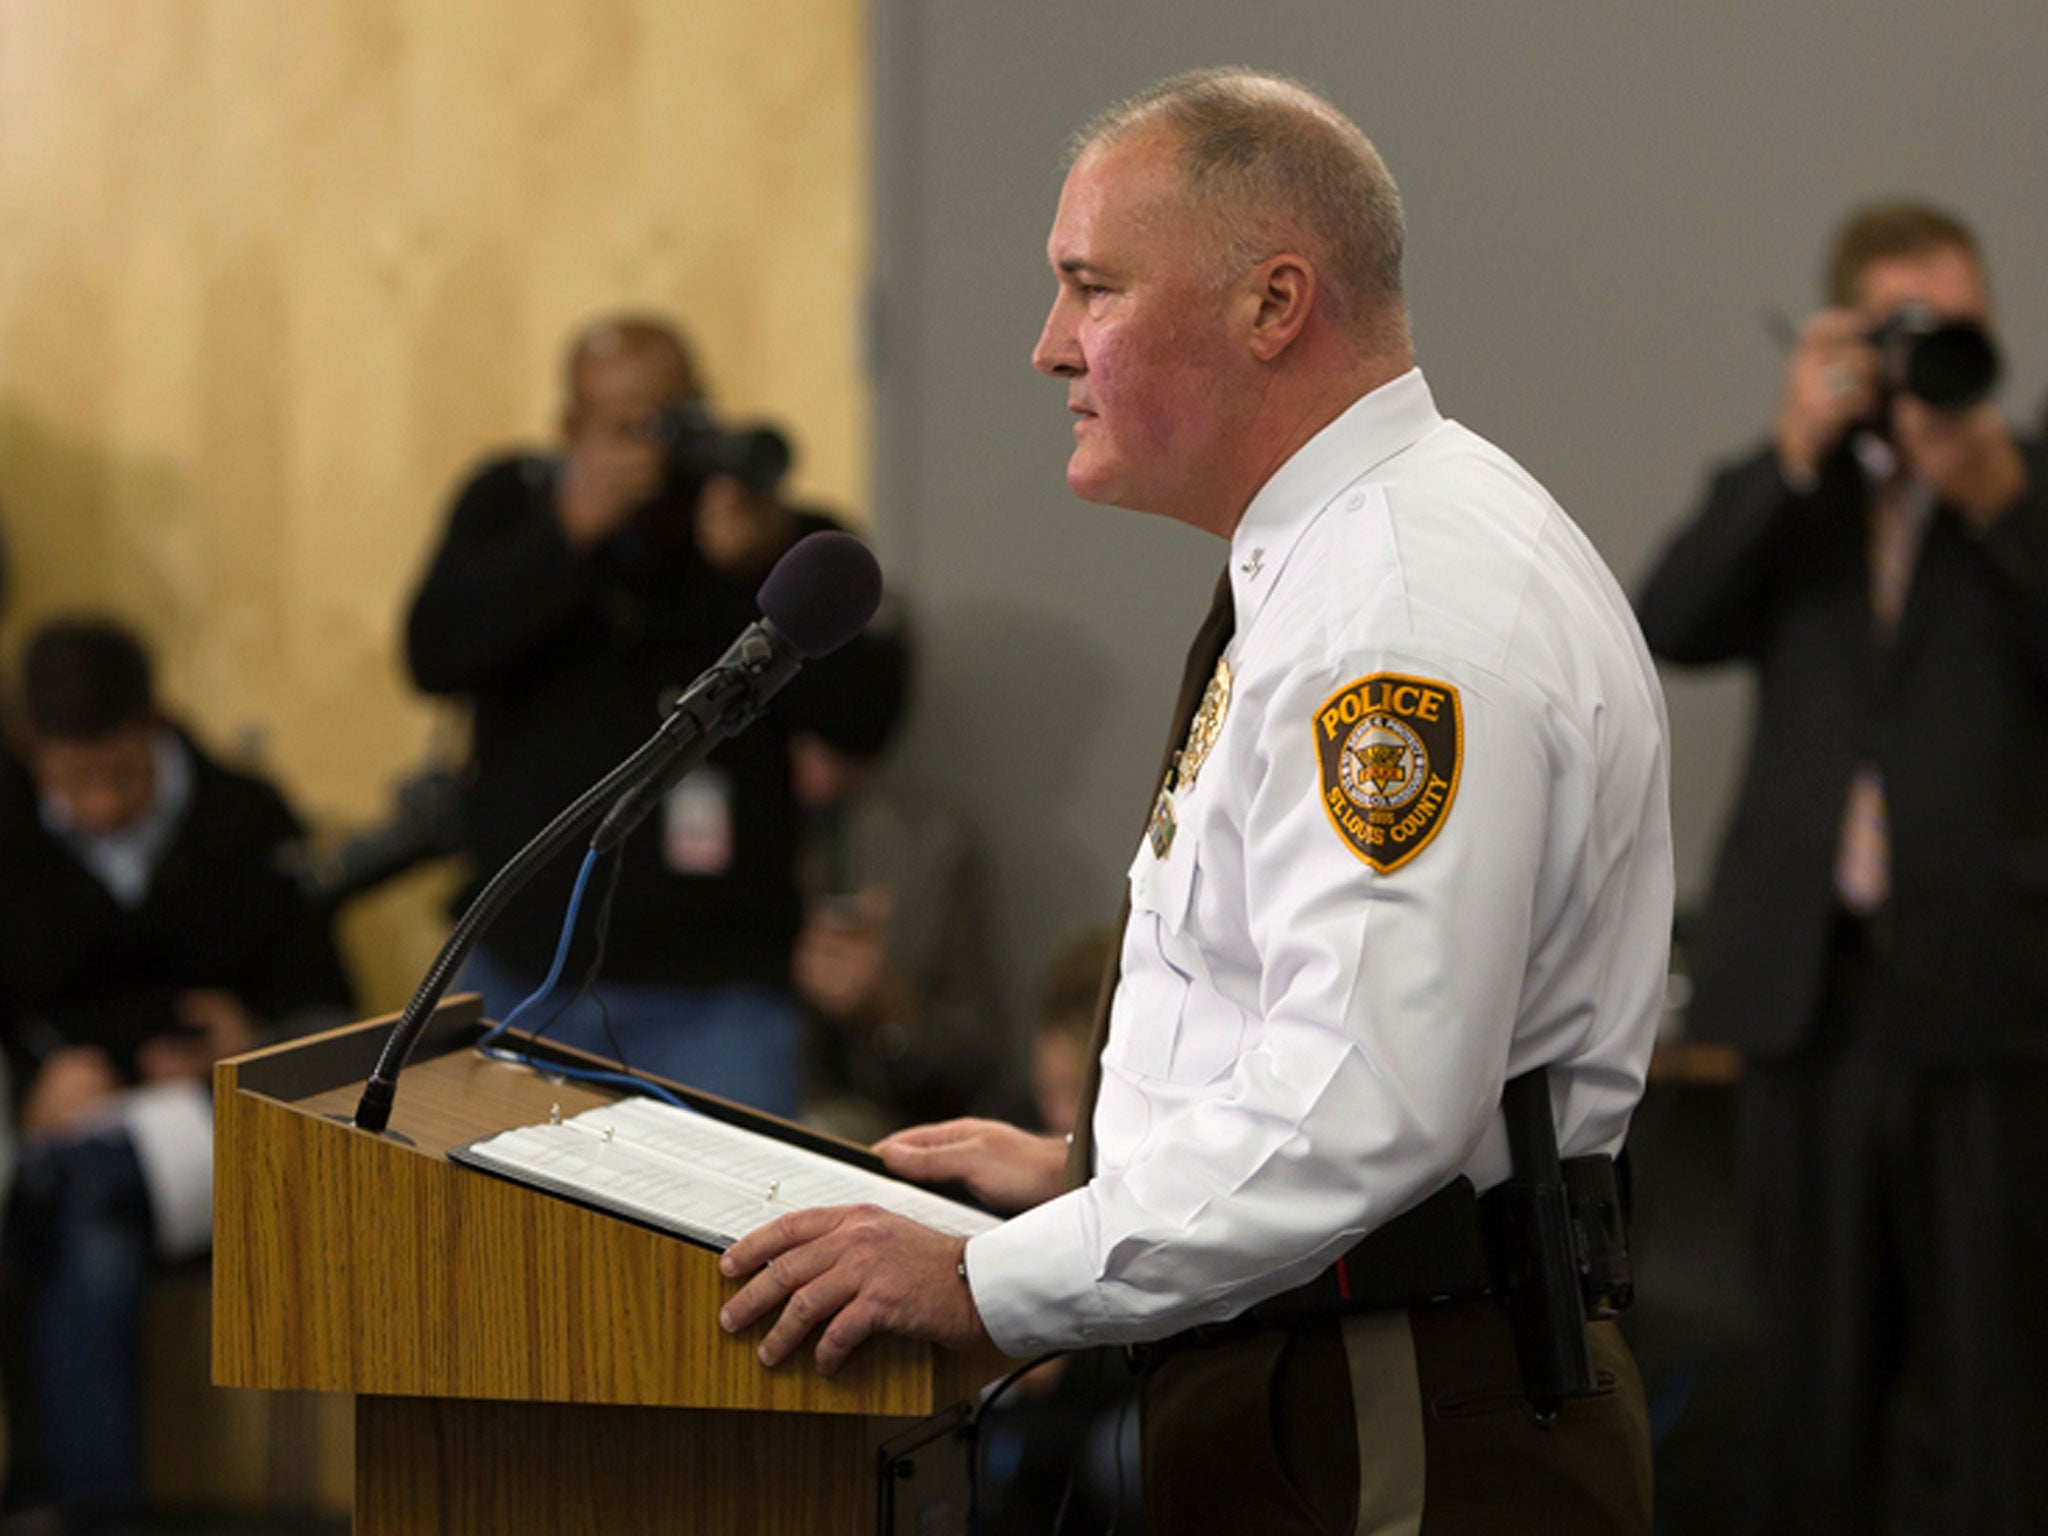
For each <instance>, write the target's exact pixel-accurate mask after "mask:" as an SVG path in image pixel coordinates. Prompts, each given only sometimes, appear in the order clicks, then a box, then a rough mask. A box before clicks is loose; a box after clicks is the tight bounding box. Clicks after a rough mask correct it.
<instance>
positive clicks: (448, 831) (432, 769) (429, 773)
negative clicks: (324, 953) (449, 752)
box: [278, 762, 465, 912]
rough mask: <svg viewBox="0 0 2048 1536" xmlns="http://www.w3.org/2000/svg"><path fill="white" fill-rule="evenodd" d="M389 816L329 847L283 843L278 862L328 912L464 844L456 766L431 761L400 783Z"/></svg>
mask: <svg viewBox="0 0 2048 1536" xmlns="http://www.w3.org/2000/svg"><path fill="white" fill-rule="evenodd" d="M393 801H394V803H393V805H392V809H391V815H390V817H389V819H388V820H386V821H384V822H382V823H381V824H379V825H376V826H373V827H369V828H366V829H364V830H361V831H358V832H355V833H353V834H351V835H349V836H347V837H344V838H342V839H341V840H340V841H339V842H338V843H335V844H333V845H331V846H315V845H314V844H313V843H311V842H307V841H299V842H293V843H287V844H286V845H285V846H284V847H282V848H280V849H279V850H278V864H279V866H280V867H281V868H282V869H283V870H284V872H285V873H286V874H287V875H289V876H290V877H291V879H292V881H293V883H294V884H295V885H297V886H298V888H299V892H300V894H301V895H302V896H304V897H305V899H306V900H307V901H308V902H310V903H311V904H312V905H313V906H315V907H317V908H319V909H320V910H322V911H326V912H332V911H333V910H334V909H335V908H336V907H338V906H340V905H341V904H342V903H343V902H345V901H347V900H349V899H350V898H351V897H355V896H360V895H361V894H362V893H363V892H365V891H368V890H373V889H375V888H376V887H377V886H380V885H382V884H384V882H385V881H387V880H394V879H396V878H397V877H398V876H400V875H402V874H404V873H405V872H406V871H407V870H409V869H411V868H413V867H414V866H415V865H418V864H423V863H425V862H426V861H427V860H428V859H439V858H446V857H447V856H448V855H450V854H453V853H459V852H461V850H462V847H463V841H464V831H465V824H464V821H463V781H462V775H461V773H460V772H458V771H457V770H456V769H454V768H452V767H450V766H448V765H447V764H445V763H441V762H429V763H427V764H425V765H424V766H422V767H420V768H417V769H415V770H413V772H411V773H409V774H408V775H406V777H405V778H403V779H402V780H400V781H399V783H398V786H397V789H396V792H395V794H394V796H393Z"/></svg>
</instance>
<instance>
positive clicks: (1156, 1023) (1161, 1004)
mask: <svg viewBox="0 0 2048 1536" xmlns="http://www.w3.org/2000/svg"><path fill="white" fill-rule="evenodd" d="M1188 831H1189V829H1187V828H1185V827H1183V828H1182V829H1181V834H1180V838H1179V842H1178V845H1177V846H1176V847H1174V848H1173V849H1172V850H1171V852H1170V854H1169V856H1168V857H1167V858H1164V859H1159V858H1154V857H1153V854H1152V849H1151V845H1150V844H1149V843H1147V844H1145V845H1144V846H1142V847H1141V848H1140V849H1139V851H1138V857H1137V858H1136V860H1134V861H1133V862H1132V864H1131V872H1130V888H1131V924H1130V928H1129V930H1128V931H1127V932H1126V934H1125V936H1124V973H1123V977H1122V980H1121V983H1120V989H1119V993H1118V997H1117V1018H1116V1027H1115V1028H1114V1029H1113V1030H1112V1031H1111V1035H1110V1042H1109V1048H1108V1050H1107V1051H1105V1052H1104V1055H1103V1062H1104V1065H1106V1066H1112V1067H1115V1068H1117V1069H1118V1070H1120V1071H1122V1072H1123V1073H1125V1074H1126V1075H1127V1076H1131V1077H1139V1078H1154V1079H1163V1080H1165V1081H1168V1082H1175V1083H1188V1084H1200V1083H1208V1082H1213V1081H1215V1080H1216V1079H1217V1078H1219V1077H1221V1076H1223V1075H1225V1074H1226V1073H1228V1072H1229V1071H1230V1069H1231V1068H1232V1066H1233V1065H1235V1063H1236V1061H1237V1053H1238V1047H1239V1045H1240V1043H1241V1042H1242V1039H1243V1035H1244V1020H1243V1016H1242V1015H1241V1014H1240V1013H1239V1011H1238V1010H1237V1008H1235V1007H1234V1006H1232V1005H1231V1004H1229V1003H1226V1002H1225V1001H1224V1000H1223V999H1222V998H1221V997H1219V996H1218V995H1217V993H1216V989H1215V987H1214V986H1213V985H1212V984H1211V982H1210V980H1209V973H1208V967H1207V965H1206V964H1205V962H1204V960H1203V958H1202V947H1201V944H1200V943H1199V941H1198V937H1197V935H1196V934H1195V932H1194V931H1193V914H1194V910H1195V897H1196V893H1197V891H1198V890H1199V889H1200V886H1201V880H1202V859H1201V849H1200V846H1199V844H1198V843H1197V842H1196V840H1195V839H1194V838H1193V837H1191V836H1189V835H1188Z"/></svg>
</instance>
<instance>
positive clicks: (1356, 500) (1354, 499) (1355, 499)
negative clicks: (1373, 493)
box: [1344, 491, 1365, 512]
mask: <svg viewBox="0 0 2048 1536" xmlns="http://www.w3.org/2000/svg"><path fill="white" fill-rule="evenodd" d="M1364 505H1365V493H1364V492H1363V491H1353V492H1352V493H1351V499H1350V500H1349V501H1347V502H1345V503H1344V506H1345V509H1346V510H1347V511H1351V512H1356V511H1357V510H1358V509H1359V508H1360V507H1362V506H1364Z"/></svg>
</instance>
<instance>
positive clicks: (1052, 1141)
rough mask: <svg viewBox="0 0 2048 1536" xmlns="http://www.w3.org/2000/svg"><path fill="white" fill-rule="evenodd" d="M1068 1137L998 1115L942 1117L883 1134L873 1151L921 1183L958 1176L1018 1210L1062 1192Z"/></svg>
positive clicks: (995, 1202) (993, 1206) (985, 1200)
mask: <svg viewBox="0 0 2048 1536" xmlns="http://www.w3.org/2000/svg"><path fill="white" fill-rule="evenodd" d="M1068 1140H1069V1138H1068V1137H1065V1136H1044V1135H1037V1134H1034V1133H1033V1132H1030V1131H1024V1130H1019V1129H1018V1128H1017V1127H1016V1126H1014V1125H1005V1124H1004V1123H1003V1122H1002V1121H1000V1120H942V1121H940V1122H939V1123H938V1124H937V1125H915V1126H912V1127H911V1128H910V1129H909V1130H907V1131H898V1132H897V1133H896V1134H895V1135H893V1136H885V1137H883V1138H882V1139H881V1140H880V1141H878V1142H876V1143H875V1151H876V1152H878V1153H879V1154H881V1158H882V1161H883V1163H885V1164H886V1165H887V1166H888V1169H889V1171H890V1172H891V1173H893V1174H895V1175H896V1177H897V1178H899V1179H914V1180H916V1181H917V1182H918V1183H920V1184H938V1183H943V1182H944V1181H946V1180H948V1179H956V1180H958V1181H959V1182H960V1183H962V1184H965V1185H966V1186H967V1187H968V1188H969V1189H971V1190H973V1191H974V1198H975V1199H977V1200H979V1201H980V1202H981V1203H982V1204H983V1205H985V1206H987V1207H988V1208H989V1209H990V1210H992V1211H1001V1212H1003V1213H1004V1214H1006V1215H1010V1216H1014V1215H1016V1214H1017V1212H1019V1211H1028V1210H1030V1209H1031V1207H1032V1206H1034V1205H1042V1204H1043V1203H1044V1202H1046V1201H1047V1200H1050V1199H1051V1198H1052V1197H1053V1196H1054V1195H1057V1194H1058V1193H1059V1192H1060V1190H1061V1188H1062V1187H1063V1185H1064V1181H1065V1175H1066V1168H1067V1142H1068Z"/></svg>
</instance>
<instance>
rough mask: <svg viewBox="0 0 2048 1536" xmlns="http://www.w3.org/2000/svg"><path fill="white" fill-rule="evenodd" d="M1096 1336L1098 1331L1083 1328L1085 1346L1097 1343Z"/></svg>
mask: <svg viewBox="0 0 2048 1536" xmlns="http://www.w3.org/2000/svg"><path fill="white" fill-rule="evenodd" d="M1095 1336H1096V1331H1095V1330H1094V1329H1093V1328H1083V1329H1082V1330H1081V1342H1082V1343H1084V1344H1093V1343H1094V1342H1095Z"/></svg>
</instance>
